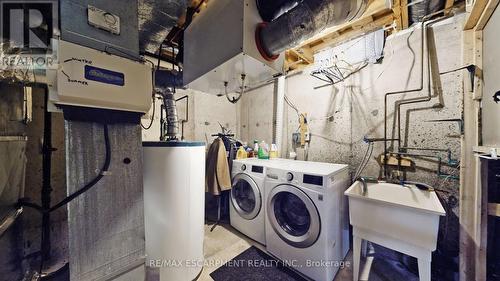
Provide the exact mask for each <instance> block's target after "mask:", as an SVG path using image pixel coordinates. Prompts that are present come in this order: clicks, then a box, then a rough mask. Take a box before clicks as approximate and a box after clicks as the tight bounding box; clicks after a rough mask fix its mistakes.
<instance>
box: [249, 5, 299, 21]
mask: <svg viewBox="0 0 500 281" xmlns="http://www.w3.org/2000/svg"><path fill="white" fill-rule="evenodd" d="M299 2H300V1H298V0H256V3H257V9H258V10H259V14H260V17H261V18H262V19H263V20H264V21H267V22H270V21H273V20H274V19H275V18H277V17H279V16H281V15H282V14H283V13H285V12H287V11H288V10H290V9H292V8H293V7H295V6H296V5H297V4H298V3H299Z"/></svg>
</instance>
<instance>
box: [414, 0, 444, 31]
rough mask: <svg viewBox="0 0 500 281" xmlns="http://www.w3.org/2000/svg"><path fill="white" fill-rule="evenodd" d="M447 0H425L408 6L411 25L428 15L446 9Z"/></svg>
mask: <svg viewBox="0 0 500 281" xmlns="http://www.w3.org/2000/svg"><path fill="white" fill-rule="evenodd" d="M444 5H445V0H424V1H422V2H420V3H416V4H414V5H411V6H409V7H408V14H409V20H410V25H411V24H414V23H417V22H421V21H422V19H423V18H424V17H425V16H426V15H428V14H432V13H435V12H437V11H440V10H442V9H444Z"/></svg>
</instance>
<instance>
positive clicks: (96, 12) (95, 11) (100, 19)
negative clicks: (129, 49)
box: [87, 5, 120, 34]
mask: <svg viewBox="0 0 500 281" xmlns="http://www.w3.org/2000/svg"><path fill="white" fill-rule="evenodd" d="M87 20H88V22H89V24H90V25H92V26H94V27H97V28H100V29H103V30H106V31H109V32H111V33H113V34H120V17H119V16H117V15H114V14H112V13H110V12H107V11H104V10H101V9H99V8H97V7H94V6H91V5H88V8H87Z"/></svg>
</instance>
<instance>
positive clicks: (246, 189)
mask: <svg viewBox="0 0 500 281" xmlns="http://www.w3.org/2000/svg"><path fill="white" fill-rule="evenodd" d="M231 203H232V204H233V207H234V209H235V210H236V212H237V213H238V214H239V215H240V216H241V217H242V218H244V219H247V220H251V219H254V218H255V217H256V216H257V215H258V214H259V212H260V209H261V206H262V196H261V193H260V190H259V188H258V186H257V184H256V183H255V181H254V180H253V179H252V178H251V177H250V176H249V175H247V174H238V175H236V176H235V177H234V179H233V187H232V189H231Z"/></svg>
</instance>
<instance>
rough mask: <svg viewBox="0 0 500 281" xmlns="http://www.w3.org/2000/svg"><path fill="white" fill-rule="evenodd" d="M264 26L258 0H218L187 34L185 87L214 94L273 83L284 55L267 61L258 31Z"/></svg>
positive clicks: (185, 38)
mask: <svg viewBox="0 0 500 281" xmlns="http://www.w3.org/2000/svg"><path fill="white" fill-rule="evenodd" d="M261 22H262V19H261V18H260V15H259V13H258V11H257V7H256V3H255V0H217V1H212V2H210V4H209V5H208V6H207V8H206V9H205V10H204V11H203V13H200V15H199V16H197V17H196V18H195V19H194V20H193V22H192V23H191V25H189V27H188V28H187V29H186V31H185V33H184V77H183V79H184V83H185V84H187V85H188V87H189V88H191V89H195V90H200V91H203V92H206V93H211V94H223V93H224V91H225V86H224V84H225V82H227V83H228V85H227V90H228V92H235V91H240V87H241V84H242V82H241V74H245V76H246V78H245V86H249V87H252V86H256V85H258V84H260V83H263V82H266V81H268V80H271V79H273V77H274V76H275V75H277V74H280V73H281V72H282V69H283V62H284V54H280V56H279V57H278V59H276V60H274V61H267V60H265V59H264V58H263V57H262V56H261V54H260V53H259V51H258V49H257V44H256V42H255V30H256V28H257V25H258V24H259V23H261Z"/></svg>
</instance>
